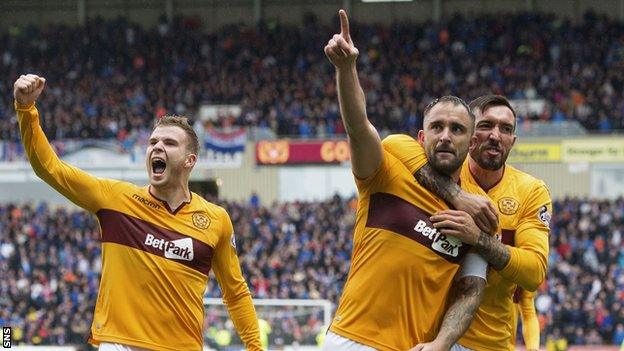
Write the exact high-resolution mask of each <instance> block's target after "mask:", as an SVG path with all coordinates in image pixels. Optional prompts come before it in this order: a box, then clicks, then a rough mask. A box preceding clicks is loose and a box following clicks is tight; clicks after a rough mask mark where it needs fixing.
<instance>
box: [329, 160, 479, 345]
mask: <svg viewBox="0 0 624 351" xmlns="http://www.w3.org/2000/svg"><path fill="white" fill-rule="evenodd" d="M423 158H424V162H426V157H424V156H423ZM356 185H357V188H358V192H359V203H358V208H357V212H356V224H355V229H354V237H353V253H352V256H351V268H350V271H349V277H348V278H347V281H346V283H345V287H344V291H343V294H342V297H341V298H340V303H339V306H338V309H337V311H336V314H335V317H334V319H333V321H332V324H331V327H330V330H331V331H332V332H334V333H336V334H339V335H341V336H343V337H346V338H348V339H351V340H353V341H356V342H358V343H361V344H364V345H368V346H371V347H374V348H376V349H379V350H401V351H404V350H408V349H410V348H412V347H414V346H416V345H417V344H418V343H421V342H427V341H432V340H433V339H434V338H435V337H436V336H437V333H438V330H439V328H440V324H441V322H442V319H443V317H444V313H445V312H446V308H447V304H446V302H447V295H448V293H449V290H450V287H451V284H452V282H453V279H454V278H455V274H456V273H457V271H458V269H459V267H460V264H461V263H462V260H463V259H464V257H465V256H466V253H467V252H468V251H469V250H470V246H469V245H466V244H463V243H462V242H461V241H460V240H458V239H457V238H454V237H450V236H449V237H447V236H446V235H443V234H441V233H439V232H438V231H437V230H436V229H435V228H434V227H433V225H432V223H431V221H430V220H429V217H430V216H431V215H433V214H434V213H436V212H438V211H441V210H444V209H448V207H447V205H446V204H445V202H444V201H443V200H441V199H440V198H438V197H437V196H435V195H433V194H432V193H431V192H429V191H428V190H426V189H425V188H424V187H422V186H421V185H420V184H418V182H416V181H415V180H414V176H413V175H412V174H411V173H410V172H409V170H408V169H407V168H406V167H405V166H404V165H403V164H402V163H401V162H400V161H399V160H398V159H397V158H395V157H394V156H392V155H391V154H389V153H388V152H384V160H383V162H382V164H381V166H380V167H379V168H378V169H377V170H376V171H375V173H374V174H372V175H371V176H369V177H368V178H366V179H363V180H359V179H356ZM462 186H463V187H464V188H465V189H466V190H467V191H469V192H473V193H478V194H482V195H483V196H485V193H484V192H483V191H482V190H481V189H480V188H479V187H478V186H475V185H474V184H470V183H465V184H462Z"/></svg>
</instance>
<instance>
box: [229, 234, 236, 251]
mask: <svg viewBox="0 0 624 351" xmlns="http://www.w3.org/2000/svg"><path fill="white" fill-rule="evenodd" d="M230 244H232V247H233V248H234V250H236V236H235V235H234V233H232V237H231V238H230Z"/></svg>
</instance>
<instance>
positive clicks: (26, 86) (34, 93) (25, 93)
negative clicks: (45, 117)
mask: <svg viewBox="0 0 624 351" xmlns="http://www.w3.org/2000/svg"><path fill="white" fill-rule="evenodd" d="M45 82H46V80H45V78H43V77H39V76H37V75H34V74H27V75H21V76H20V77H19V78H18V79H17V80H16V81H15V84H13V96H14V97H15V101H17V103H18V104H20V105H30V104H32V103H33V102H35V101H36V100H37V98H38V97H39V95H41V92H42V91H43V87H44V86H45Z"/></svg>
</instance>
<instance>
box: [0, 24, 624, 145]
mask: <svg viewBox="0 0 624 351" xmlns="http://www.w3.org/2000/svg"><path fill="white" fill-rule="evenodd" d="M336 27H337V24H334V25H333V26H331V27H328V26H324V25H321V24H319V23H318V21H317V20H316V19H315V18H314V17H313V16H311V15H308V16H306V17H305V18H304V21H303V23H302V25H301V26H300V27H288V26H284V25H280V24H278V23H274V22H267V23H264V24H262V25H258V26H255V27H250V26H242V25H231V26H227V27H224V28H221V29H220V30H218V31H216V32H213V33H203V32H202V31H201V21H200V20H199V19H195V18H178V19H176V20H175V21H174V22H173V23H172V24H168V23H167V22H166V21H164V20H163V21H162V22H161V23H160V24H159V25H157V26H155V27H154V28H151V29H145V28H142V27H140V26H139V25H136V24H133V23H129V22H128V21H126V20H124V19H117V20H103V19H97V18H96V19H90V20H89V21H88V23H87V24H86V25H85V26H84V27H78V26H66V25H46V26H43V27H27V28H17V27H10V28H8V29H7V30H5V31H3V32H0V75H2V76H3V77H17V76H18V74H20V73H22V72H33V73H37V74H40V75H42V76H45V77H46V78H47V79H48V81H49V83H50V90H49V91H46V93H45V94H44V96H43V98H42V99H41V102H40V104H41V107H42V108H41V111H44V121H43V123H42V124H43V126H44V127H45V128H46V129H47V130H46V132H47V135H48V136H50V138H51V139H64V138H75V137H82V138H84V137H91V138H118V139H120V140H127V139H132V138H133V137H136V135H137V133H140V132H141V131H142V130H145V129H146V128H149V126H150V125H151V121H152V120H153V119H154V117H155V116H160V115H163V114H165V113H177V114H188V115H191V116H195V115H197V112H198V108H199V106H200V105H201V104H205V103H208V104H224V103H225V104H228V103H231V104H240V106H241V107H242V113H241V115H240V116H224V117H222V118H221V119H220V120H218V121H217V122H216V123H213V124H216V125H217V126H229V125H251V126H263V127H267V128H271V129H272V130H274V131H275V132H276V133H277V134H279V135H299V136H302V137H321V138H323V137H326V136H328V135H334V134H341V133H343V132H344V128H343V126H342V124H341V122H340V118H339V115H338V106H337V101H336V90H335V86H334V82H333V81H334V76H333V69H332V68H331V67H330V64H329V63H328V62H327V60H326V59H325V57H324V54H323V50H322V48H323V46H324V45H325V44H326V39H327V35H328V33H333V31H334V29H335V28H336ZM353 27H354V29H353V36H354V40H355V42H356V44H357V45H358V47H359V48H360V58H359V66H358V67H359V71H360V73H361V76H362V85H363V87H364V88H365V91H366V92H367V102H368V113H369V116H370V118H371V120H372V121H373V123H374V124H375V126H377V127H378V128H379V129H380V130H383V131H403V132H410V131H411V132H413V131H415V130H417V128H418V125H419V123H421V122H420V120H419V117H418V116H420V115H421V112H422V109H423V108H424V106H425V105H426V104H427V103H428V102H429V101H430V100H431V98H432V97H435V96H441V95H446V94H453V95H457V96H461V97H463V98H466V99H470V98H474V97H476V96H478V95H482V94H486V93H500V94H503V95H506V96H508V97H509V98H511V99H546V101H548V102H549V104H548V105H547V108H546V109H545V110H544V111H543V112H542V113H540V114H538V115H531V116H528V119H539V120H550V121H566V120H577V121H580V122H581V123H582V124H583V125H584V126H585V127H587V128H590V129H592V130H597V131H602V132H609V131H612V130H614V129H622V128H623V125H624V95H623V91H624V89H623V88H624V27H623V26H622V23H621V22H617V21H614V20H609V19H607V18H605V17H601V16H598V15H595V14H592V13H588V14H586V15H585V16H584V19H583V20H582V21H581V22H580V23H572V22H570V21H568V20H563V19H560V18H557V17H555V16H554V15H545V14H516V15H497V16H483V17H477V18H465V17H461V16H454V17H451V18H449V19H447V20H445V21H443V22H442V23H441V24H432V23H424V24H410V23H396V24H394V25H392V26H382V25H358V24H357V23H356V24H355V25H354V26H353ZM284 43H287V45H284ZM12 81H13V80H12V79H6V80H2V81H0V139H1V140H17V138H18V135H17V132H16V128H15V125H16V123H15V121H14V119H13V116H14V112H13V109H12V100H11V96H12V94H11V89H12V87H11V86H10V83H11V82H12ZM525 117H526V116H525ZM525 119H527V118H525Z"/></svg>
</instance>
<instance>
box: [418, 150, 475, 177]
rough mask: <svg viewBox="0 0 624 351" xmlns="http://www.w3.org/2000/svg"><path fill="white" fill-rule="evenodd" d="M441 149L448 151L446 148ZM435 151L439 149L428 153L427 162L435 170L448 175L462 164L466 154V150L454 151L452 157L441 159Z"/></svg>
mask: <svg viewBox="0 0 624 351" xmlns="http://www.w3.org/2000/svg"><path fill="white" fill-rule="evenodd" d="M443 150H445V151H449V150H447V149H443ZM436 151H440V149H438V150H433V151H432V152H430V153H428V157H427V158H428V159H429V164H430V165H431V167H432V168H433V169H434V170H435V171H436V172H438V173H441V174H444V175H447V176H450V175H451V174H453V173H454V172H455V171H457V170H458V169H459V168H460V167H461V166H462V164H463V163H464V160H465V159H466V155H467V154H468V150H466V151H464V152H457V151H454V154H453V156H454V157H453V158H451V159H441V158H439V157H438V155H437V153H436Z"/></svg>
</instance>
